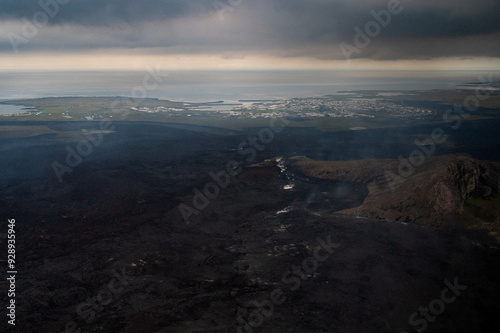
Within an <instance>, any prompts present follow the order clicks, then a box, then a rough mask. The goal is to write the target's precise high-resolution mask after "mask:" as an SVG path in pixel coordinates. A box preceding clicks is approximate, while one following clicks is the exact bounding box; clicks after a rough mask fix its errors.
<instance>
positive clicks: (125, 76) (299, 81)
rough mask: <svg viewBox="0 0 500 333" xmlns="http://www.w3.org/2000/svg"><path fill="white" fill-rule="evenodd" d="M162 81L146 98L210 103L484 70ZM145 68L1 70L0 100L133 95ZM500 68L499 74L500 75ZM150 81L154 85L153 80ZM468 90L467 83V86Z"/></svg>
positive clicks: (439, 79)
mask: <svg viewBox="0 0 500 333" xmlns="http://www.w3.org/2000/svg"><path fill="white" fill-rule="evenodd" d="M160 73H161V75H162V82H161V84H159V85H158V86H157V87H156V88H155V89H150V90H146V97H155V98H160V99H168V100H173V101H192V102H209V101H218V100H224V101H225V102H236V101H238V100H240V99H281V98H292V97H314V96H323V95H326V94H335V93H336V92H338V91H344V90H372V89H373V90H430V89H454V88H457V87H460V85H461V84H464V83H467V82H477V81H478V77H479V75H484V76H485V75H488V74H489V73H485V72H470V71H458V72H457V71H454V72H441V71H440V72H435V71H429V72H405V71H399V72H396V71H393V72H386V71H384V72H381V71H369V72H361V71H160ZM147 76H148V72H147V71H146V70H144V71H128V72H126V71H119V72H118V71H104V72H103V71H99V72H97V71H94V72H92V71H90V72H89V71H87V72H0V100H14V99H26V98H38V97H62V96H134V95H133V89H134V88H136V87H139V88H140V87H141V86H143V80H144V78H145V77H147ZM499 76H500V72H495V73H494V77H496V78H498V77H499ZM149 83H153V81H152V80H150V81H149ZM462 88H464V87H462Z"/></svg>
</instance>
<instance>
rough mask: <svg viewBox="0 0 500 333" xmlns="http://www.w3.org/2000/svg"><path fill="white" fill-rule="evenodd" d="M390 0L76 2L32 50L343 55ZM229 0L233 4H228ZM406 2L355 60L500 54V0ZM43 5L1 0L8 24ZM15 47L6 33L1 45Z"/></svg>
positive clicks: (2, 19)
mask: <svg viewBox="0 0 500 333" xmlns="http://www.w3.org/2000/svg"><path fill="white" fill-rule="evenodd" d="M43 1H44V2H45V1H48V0H43ZM388 2H389V0H357V1H352V0H307V1H306V0H206V1H205V0H164V1H158V0H157V1H153V0H145V1H131V0H108V1H102V0H70V1H69V2H68V3H67V4H65V5H64V6H61V8H60V11H59V13H58V14H57V15H56V16H55V17H53V18H51V19H50V20H49V24H48V26H47V27H46V28H44V29H43V31H40V34H39V35H38V36H37V37H36V38H33V40H31V41H30V43H29V44H26V47H25V50H41V49H43V50H59V51H64V50H77V49H101V48H117V49H138V48H141V49H146V51H148V52H157V53H193V54H198V53H209V54H214V53H223V54H233V55H235V56H236V55H242V54H245V53H249V52H254V53H259V54H267V55H275V56H281V57H294V56H309V57H315V58H319V59H342V58H343V54H342V52H341V50H340V48H339V43H341V42H345V43H349V44H353V43H354V36H355V34H356V33H355V32H354V28H355V27H359V28H360V29H362V30H364V27H365V25H366V23H367V22H369V21H372V20H373V17H372V16H371V14H370V12H371V11H372V10H374V11H376V12H378V11H380V10H383V9H386V8H387V4H388ZM222 3H225V4H227V5H226V10H225V9H220V8H221V6H220V4H222ZM231 4H232V5H231ZM401 4H402V6H403V7H404V9H403V10H402V12H401V13H399V14H397V15H393V16H392V18H391V23H390V24H389V25H388V26H387V27H384V28H382V29H381V32H380V34H378V35H377V36H376V37H374V38H372V40H371V42H370V44H369V46H368V47H366V48H364V49H363V50H362V52H359V54H354V55H353V58H354V57H360V58H373V59H426V58H433V57H442V56H495V57H497V56H500V43H498V42H496V41H497V40H498V37H499V35H500V20H499V19H498V16H499V15H500V2H499V1H496V0H481V1H475V0H420V1H416V0H413V1H411V0H401ZM218 9H219V11H218V12H217V10H218ZM39 10H40V6H39V5H38V3H37V1H28V0H17V1H7V0H0V24H1V23H2V22H3V23H5V26H6V27H7V26H8V29H9V30H10V31H11V32H12V31H16V30H15V28H16V27H17V29H18V30H17V31H19V29H20V25H19V24H18V26H15V24H14V23H15V22H19V21H20V20H21V18H22V17H26V18H31V17H32V16H33V14H34V13H35V12H37V11H39ZM221 18H223V20H221ZM12 22H14V23H12ZM5 29H6V28H5V27H4V30H5ZM40 30H42V29H40ZM4 35H5V34H4ZM0 38H2V36H0ZM9 48H10V45H9V42H8V40H7V39H6V38H5V36H4V37H3V39H1V40H0V50H8V49H9Z"/></svg>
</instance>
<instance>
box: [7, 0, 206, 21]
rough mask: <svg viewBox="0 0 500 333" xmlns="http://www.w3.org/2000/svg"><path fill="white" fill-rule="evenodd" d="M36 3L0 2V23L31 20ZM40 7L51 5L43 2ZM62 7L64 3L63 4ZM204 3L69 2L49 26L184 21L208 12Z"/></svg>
mask: <svg viewBox="0 0 500 333" xmlns="http://www.w3.org/2000/svg"><path fill="white" fill-rule="evenodd" d="M39 2H40V1H36V0H3V1H0V19H21V18H22V17H28V18H29V17H31V16H33V14H34V13H35V12H37V11H39V10H40V9H41V6H40V4H39ZM41 2H42V3H46V4H49V3H53V1H52V0H42V1H41ZM63 3H64V2H63ZM208 3H209V1H203V0H188V1H184V0H141V1H130V0H69V1H68V2H67V3H66V4H64V5H61V6H60V7H61V10H60V11H59V12H58V14H57V15H56V16H55V17H54V18H52V19H51V21H50V24H62V23H70V24H81V25H95V26H101V25H103V26H108V25H112V24H115V23H118V22H126V23H135V22H143V21H154V20H165V19H172V18H176V17H184V16H187V15H193V14H196V13H199V12H203V11H206V10H207V8H209V5H208Z"/></svg>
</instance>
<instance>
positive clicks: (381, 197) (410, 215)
mask: <svg viewBox="0 0 500 333" xmlns="http://www.w3.org/2000/svg"><path fill="white" fill-rule="evenodd" d="M419 162H422V163H419V165H417V166H414V165H412V164H410V163H409V162H408V161H406V162H404V161H400V160H361V161H312V160H308V159H303V158H298V159H297V162H296V163H295V164H294V165H293V168H294V169H296V170H297V172H300V173H302V174H304V175H307V176H311V177H317V178H322V179H330V180H340V181H351V182H360V183H364V184H366V185H367V187H368V189H369V194H368V196H367V197H366V199H365V201H364V202H363V204H362V205H360V206H358V207H355V208H350V209H346V210H343V211H342V212H341V213H343V214H348V215H358V216H365V217H370V218H378V219H387V220H393V221H404V222H416V223H421V224H429V225H439V226H443V225H450V224H454V223H456V222H457V221H458V220H459V219H458V217H459V216H460V214H461V213H462V211H463V208H464V202H465V200H466V199H467V198H469V197H471V196H472V195H475V196H478V197H481V198H490V197H492V196H494V195H495V194H497V193H498V182H497V181H496V174H497V171H496V168H495V167H494V166H493V165H492V164H490V163H488V162H483V161H478V160H476V159H474V158H472V157H470V156H468V155H444V156H432V157H427V158H425V160H423V161H419Z"/></svg>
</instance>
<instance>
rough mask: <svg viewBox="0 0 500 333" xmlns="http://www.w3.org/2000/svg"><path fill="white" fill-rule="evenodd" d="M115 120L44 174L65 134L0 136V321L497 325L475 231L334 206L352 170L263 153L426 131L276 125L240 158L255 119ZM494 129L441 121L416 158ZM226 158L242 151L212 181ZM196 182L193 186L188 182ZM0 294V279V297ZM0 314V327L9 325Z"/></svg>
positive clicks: (160, 332)
mask: <svg viewBox="0 0 500 333" xmlns="http://www.w3.org/2000/svg"><path fill="white" fill-rule="evenodd" d="M25 125H26V126H29V125H33V124H29V123H26V124H25ZM115 125H116V128H115V129H114V131H113V133H110V134H106V135H105V136H104V138H103V140H102V142H101V143H100V144H99V145H98V146H96V147H94V148H93V150H92V152H91V153H89V154H88V156H84V157H83V158H82V161H81V162H80V163H79V164H78V165H76V166H75V167H73V168H72V172H71V173H65V174H63V176H62V182H59V180H58V177H57V176H56V174H55V172H54V170H53V168H52V165H53V163H54V161H58V162H60V163H61V164H64V163H65V159H66V156H67V152H68V150H67V146H68V145H69V146H70V147H73V148H74V149H76V147H77V140H76V139H73V140H72V139H65V141H62V140H61V139H60V138H56V135H54V134H46V135H39V136H34V137H28V138H16V139H12V138H5V139H2V140H1V141H0V170H2V173H1V174H0V186H1V187H0V207H1V211H0V217H1V219H2V230H1V233H2V239H1V240H2V245H3V248H6V246H5V245H4V244H6V240H5V239H4V238H5V236H6V230H7V225H6V224H7V219H15V220H16V241H17V243H16V246H17V258H16V261H17V271H18V275H17V280H16V302H17V309H16V310H17V312H16V314H17V316H16V326H15V329H14V331H17V332H131V333H135V332H157V333H171V332H179V333H180V332H311V333H312V332H402V331H407V332H415V331H416V330H417V329H420V331H426V332H495V331H498V330H499V329H500V324H499V323H498V320H497V317H498V312H499V310H500V306H499V305H498V304H499V300H500V265H499V263H500V251H499V250H498V245H497V244H496V239H495V238H494V237H492V235H491V233H490V232H489V230H488V229H485V228H480V227H479V228H465V227H464V226H463V225H461V224H460V223H455V224H450V223H448V224H445V225H440V226H439V227H435V226H428V225H426V224H425V223H421V222H422V221H419V220H418V219H417V220H411V221H407V223H406V222H404V221H403V220H401V219H399V220H398V222H394V221H391V220H390V219H375V218H372V219H368V218H364V217H362V216H358V215H356V214H352V213H351V214H350V215H346V214H343V213H342V211H344V210H347V211H349V212H352V211H355V209H356V207H364V206H362V204H363V203H365V205H366V199H367V198H369V196H370V193H372V192H370V188H369V182H363V181H361V180H360V179H356V177H354V178H349V179H347V178H346V179H344V180H343V181H338V179H335V181H331V180H329V177H323V180H322V181H319V182H318V180H311V179H309V180H308V179H301V180H297V182H296V183H295V184H294V185H295V187H293V188H290V187H285V186H287V185H290V184H291V183H290V179H287V177H284V176H283V173H280V171H281V170H280V168H279V165H278V163H276V162H273V161H275V160H276V157H279V156H284V157H292V156H297V155H301V156H307V157H309V158H311V159H314V160H323V161H348V160H366V159H397V158H398V156H399V155H400V154H401V155H404V156H407V155H408V154H409V153H410V152H411V151H412V150H413V149H414V148H415V147H414V145H413V140H414V138H415V137H419V136H422V135H425V134H426V133H427V134H428V133H431V132H432V129H433V126H430V125H429V126H427V127H425V126H418V127H410V128H406V129H400V130H399V129H391V130H383V129H381V130H366V131H350V132H344V133H321V132H316V131H313V130H310V129H294V128H287V129H285V130H284V131H283V132H280V133H276V134H275V136H274V138H273V140H270V141H269V142H267V143H265V144H263V143H260V145H259V147H260V148H263V149H262V150H259V149H255V156H254V155H253V154H250V153H248V154H242V153H241V151H240V152H238V147H239V146H240V145H241V144H242V143H247V144H246V145H244V146H243V147H244V148H245V149H248V148H250V147H251V146H250V145H249V144H248V142H249V140H250V139H249V134H252V133H253V134H258V132H259V130H260V129H248V130H247V131H246V132H245V133H243V132H231V131H227V130H218V129H213V128H206V127H197V126H181V125H175V126H174V125H168V124H162V125H154V124H146V123H135V124H134V123H128V124H127V123H117V124H115ZM498 125H499V123H498V121H494V120H492V121H488V122H484V123H481V122H469V123H467V124H464V125H463V126H462V128H461V131H460V132H457V131H453V130H451V129H449V133H448V134H449V135H450V140H448V141H447V142H446V143H445V144H442V145H438V146H437V147H436V152H435V154H434V155H435V157H436V158H439V156H442V155H444V154H448V155H447V156H449V154H450V153H453V154H456V153H460V154H468V155H467V157H466V159H467V160H468V159H471V160H483V161H484V160H488V161H491V162H495V161H498V158H497V157H498V156H497V154H498V153H497V152H498V151H499V148H500V147H499V146H500V140H499V136H498V134H497V128H498ZM48 126H49V127H50V128H51V129H53V130H54V131H59V132H63V131H74V130H75V129H76V130H79V131H80V130H87V131H92V129H93V128H95V124H93V123H90V124H89V123H65V124H63V123H50V124H49V125H48ZM446 158H447V159H455V157H446ZM460 158H462V157H460ZM231 160H235V161H237V162H245V163H244V164H242V165H240V167H241V169H238V172H237V173H238V174H237V175H234V176H232V177H229V178H227V179H226V178H223V177H222V176H220V175H223V174H224V172H223V171H224V170H227V165H228V163H229V162H230V161H231ZM265 160H270V162H269V161H268V162H264V161H265ZM262 162H264V163H262ZM432 163H436V164H439V163H437V162H435V160H433V162H432ZM471 163H473V162H471ZM474 163H475V162H474ZM481 163H483V162H481ZM484 163H485V162H484ZM488 163H489V162H488ZM302 167H304V165H302ZM321 167H322V166H321ZM335 167H336V168H337V166H335ZM338 168H340V167H338ZM425 170H427V169H425ZM444 170H447V169H446V168H445V169H444ZM302 171H303V170H302ZM226 172H227V171H226ZM209 173H213V174H215V175H219V177H218V180H219V182H220V183H217V181H216V180H214V179H213V177H211V176H210V175H209ZM235 173H236V172H235ZM417 174H419V173H417ZM330 178H331V177H330ZM226 180H227V181H226ZM207 184H213V185H207ZM214 184H215V185H214ZM217 184H218V185H217ZM488 184H489V185H491V184H490V183H488ZM206 188H208V195H207V196H208V197H209V198H207V196H204V198H205V199H203V198H201V196H199V195H198V194H197V193H203V192H206ZM490 190H491V191H492V192H491V193H489V194H490V195H491V197H492V198H493V199H494V198H495V195H496V193H495V189H494V188H493V189H492V188H491V186H490ZM198 191H199V192H198ZM205 194H206V193H205ZM200 198H201V199H200ZM193 200H194V201H193ZM488 200H489V199H488ZM181 204H183V205H184V206H181V207H184V210H183V211H181V210H180V209H179V205H181ZM416 209H418V207H417V208H415V207H412V214H413V212H414V211H415V210H416ZM182 212H184V217H183V214H182ZM360 212H361V213H362V212H363V211H360ZM414 215H415V216H419V214H418V213H415V214H414ZM390 216H392V215H390V214H389V215H388V216H386V217H390ZM412 216H413V215H412ZM185 217H186V218H185ZM453 218H457V219H460V217H455V216H453ZM490 222H491V223H495V222H498V221H496V220H495V219H493V220H492V221H490ZM4 230H5V231H4ZM3 253H6V251H3ZM1 259H2V263H4V264H5V260H4V258H3V257H2V258H1ZM2 267H5V265H2ZM5 275H6V273H4V276H5ZM2 286H3V284H2ZM6 296H7V290H6V288H4V287H2V292H1V296H0V300H1V301H2V304H6V302H7V297H6ZM2 307H3V308H4V309H5V307H4V305H2ZM4 311H5V310H4ZM3 317H4V319H3V320H2V323H1V325H2V326H1V327H2V328H1V330H2V331H4V329H5V331H7V330H11V331H12V329H13V328H12V327H7V323H6V321H7V320H6V319H5V314H4V315H3Z"/></svg>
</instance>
